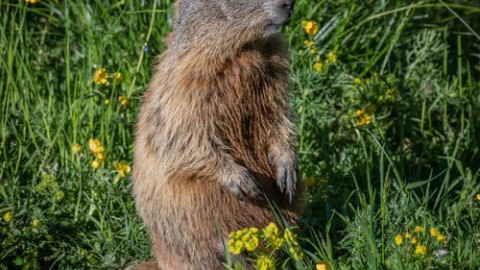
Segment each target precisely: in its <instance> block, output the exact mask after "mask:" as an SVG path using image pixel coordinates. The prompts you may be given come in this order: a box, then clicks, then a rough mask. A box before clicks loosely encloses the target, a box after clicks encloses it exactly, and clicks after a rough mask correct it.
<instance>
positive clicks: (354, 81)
mask: <svg viewBox="0 0 480 270" xmlns="http://www.w3.org/2000/svg"><path fill="white" fill-rule="evenodd" d="M353 84H355V85H361V84H362V79H360V78H355V79H353Z"/></svg>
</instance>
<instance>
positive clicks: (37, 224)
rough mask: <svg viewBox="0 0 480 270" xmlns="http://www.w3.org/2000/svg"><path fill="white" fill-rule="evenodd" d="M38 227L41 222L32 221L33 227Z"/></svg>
mask: <svg viewBox="0 0 480 270" xmlns="http://www.w3.org/2000/svg"><path fill="white" fill-rule="evenodd" d="M40 225H42V222H40V220H38V219H35V220H33V222H32V226H33V227H35V228H38V227H40Z"/></svg>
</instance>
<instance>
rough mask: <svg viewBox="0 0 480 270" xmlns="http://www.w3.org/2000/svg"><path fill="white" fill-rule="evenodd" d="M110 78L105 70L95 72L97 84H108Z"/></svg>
mask: <svg viewBox="0 0 480 270" xmlns="http://www.w3.org/2000/svg"><path fill="white" fill-rule="evenodd" d="M107 78H108V72H107V70H106V69H104V68H100V69H98V70H97V71H96V72H95V79H94V82H95V84H106V83H107Z"/></svg>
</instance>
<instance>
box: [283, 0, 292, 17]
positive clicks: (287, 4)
mask: <svg viewBox="0 0 480 270" xmlns="http://www.w3.org/2000/svg"><path fill="white" fill-rule="evenodd" d="M281 5H282V8H284V9H286V10H287V11H288V18H289V19H290V18H291V17H292V15H293V6H294V5H295V0H282V3H281Z"/></svg>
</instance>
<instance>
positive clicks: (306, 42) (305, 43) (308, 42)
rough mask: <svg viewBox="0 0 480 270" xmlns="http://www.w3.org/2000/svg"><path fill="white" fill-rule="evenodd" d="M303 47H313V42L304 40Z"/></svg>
mask: <svg viewBox="0 0 480 270" xmlns="http://www.w3.org/2000/svg"><path fill="white" fill-rule="evenodd" d="M303 45H305V47H307V48H311V47H313V45H315V42H313V41H311V40H305V41H304V42H303Z"/></svg>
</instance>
